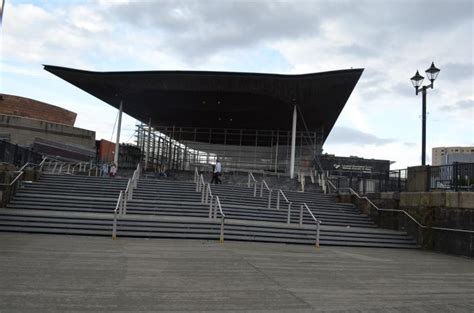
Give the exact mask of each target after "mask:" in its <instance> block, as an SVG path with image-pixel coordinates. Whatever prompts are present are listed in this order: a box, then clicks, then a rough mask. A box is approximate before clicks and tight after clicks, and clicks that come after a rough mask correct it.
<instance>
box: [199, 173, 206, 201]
mask: <svg viewBox="0 0 474 313" xmlns="http://www.w3.org/2000/svg"><path fill="white" fill-rule="evenodd" d="M200 180H201V203H205V202H204V196H205V193H206V183H205V182H204V177H203V176H202V174H201V178H200Z"/></svg>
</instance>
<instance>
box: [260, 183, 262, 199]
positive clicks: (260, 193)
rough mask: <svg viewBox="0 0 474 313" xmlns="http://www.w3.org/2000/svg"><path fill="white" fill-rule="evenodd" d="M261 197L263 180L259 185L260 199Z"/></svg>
mask: <svg viewBox="0 0 474 313" xmlns="http://www.w3.org/2000/svg"><path fill="white" fill-rule="evenodd" d="M262 197H263V179H262V182H261V183H260V198H262Z"/></svg>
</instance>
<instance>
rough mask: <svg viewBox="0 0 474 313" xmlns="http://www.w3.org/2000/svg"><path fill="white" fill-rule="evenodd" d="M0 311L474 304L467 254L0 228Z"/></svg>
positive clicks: (469, 307)
mask: <svg viewBox="0 0 474 313" xmlns="http://www.w3.org/2000/svg"><path fill="white" fill-rule="evenodd" d="M0 265H1V266H0V312H1V313H5V312H474V261H473V260H472V259H467V258H462V257H456V256H450V255H444V254H438V253H432V252H426V251H420V250H406V249H403V250H401V249H400V250H399V249H371V248H349V247H322V248H320V249H318V250H317V249H315V248H314V247H312V246H296V245H282V244H261V243H244V242H226V243H224V244H223V245H222V244H219V243H218V242H215V241H198V240H147V239H132V238H119V239H118V240H115V241H113V240H111V239H109V238H101V237H85V236H84V237H82V236H65V235H40V234H21V233H0Z"/></svg>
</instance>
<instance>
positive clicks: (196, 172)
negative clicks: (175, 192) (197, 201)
mask: <svg viewBox="0 0 474 313" xmlns="http://www.w3.org/2000/svg"><path fill="white" fill-rule="evenodd" d="M198 180H199V171H198V168H197V167H195V168H194V182H195V183H197V182H198ZM196 191H198V190H197V189H196Z"/></svg>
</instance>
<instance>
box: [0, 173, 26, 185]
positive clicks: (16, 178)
mask: <svg viewBox="0 0 474 313" xmlns="http://www.w3.org/2000/svg"><path fill="white" fill-rule="evenodd" d="M23 174H25V171H21V172H19V173H18V175H16V176H15V178H14V179H13V180H12V181H11V182H10V183H9V184H1V185H3V186H13V185H14V184H15V183H16V181H17V180H18V179H20V177H21V176H23Z"/></svg>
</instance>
